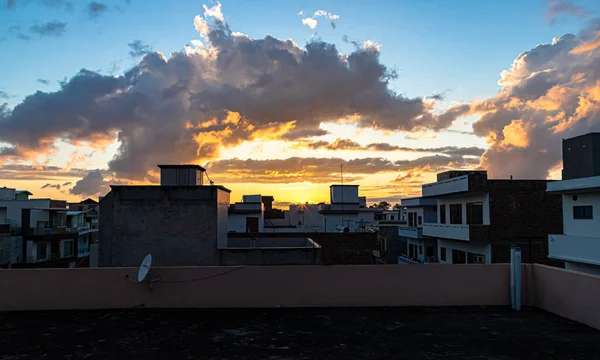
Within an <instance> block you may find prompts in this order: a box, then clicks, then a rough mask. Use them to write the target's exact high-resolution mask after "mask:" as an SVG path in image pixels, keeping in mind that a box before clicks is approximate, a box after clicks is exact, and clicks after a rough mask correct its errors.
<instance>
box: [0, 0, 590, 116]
mask: <svg viewBox="0 0 600 360" xmlns="http://www.w3.org/2000/svg"><path fill="white" fill-rule="evenodd" d="M105 3H106V5H107V10H106V11H105V12H104V13H102V14H100V15H99V16H98V17H97V18H95V19H90V16H89V15H88V13H87V12H86V11H85V5H87V2H83V1H76V2H75V6H74V8H73V10H72V12H68V11H65V9H64V7H54V8H53V7H48V6H44V5H43V4H41V3H39V2H37V1H36V0H30V1H23V0H21V1H20V0H16V5H15V6H14V7H12V8H10V9H7V8H4V9H2V11H0V24H2V25H1V28H0V31H2V32H3V38H4V39H3V41H2V42H0V50H1V51H2V53H3V54H10V55H5V56H2V57H1V58H0V67H1V68H2V69H5V70H4V71H3V76H2V77H0V90H1V91H4V92H6V93H8V94H10V95H12V96H14V97H12V98H11V99H9V104H11V105H16V103H18V101H20V100H21V99H22V98H23V97H24V96H25V95H27V94H30V93H32V92H35V91H36V90H38V89H39V90H42V91H49V90H53V89H56V88H57V87H58V83H57V82H58V81H60V80H62V79H64V78H65V77H71V76H73V75H74V74H75V73H76V72H77V71H78V70H79V69H81V68H87V69H90V70H99V71H102V72H106V73H108V72H111V70H117V71H116V73H121V72H122V71H123V70H124V69H126V68H129V67H131V66H132V65H134V63H135V61H134V60H133V59H132V58H131V57H129V55H128V52H129V48H128V46H127V44H128V43H129V42H131V41H132V40H134V39H139V40H142V41H144V42H146V43H148V44H149V45H151V46H152V48H153V49H154V50H158V51H162V52H163V53H165V54H169V53H170V52H175V51H180V50H181V49H182V48H183V45H185V44H188V43H189V41H190V40H191V39H195V38H198V35H197V32H196V30H195V29H194V26H193V23H192V19H193V16H194V15H196V14H201V13H202V12H203V9H202V4H203V2H201V1H197V0H193V1H189V0H172V1H167V0H148V1H140V0H131V1H130V2H129V4H128V2H127V1H125V0H113V1H106V2H105ZM208 4H209V5H210V4H211V3H210V2H208ZM581 4H582V5H585V6H586V8H588V9H590V10H595V11H596V12H600V2H593V1H583V2H581ZM547 8H548V3H547V1H545V0H532V1H518V0H506V1H467V0H465V1H442V0H439V1H379V2H366V1H323V0H321V1H302V2H290V1H270V0H259V1H251V2H250V1H239V0H237V1H236V0H230V1H224V2H223V12H224V14H225V18H226V20H227V21H228V22H229V24H230V26H231V28H232V30H235V31H241V32H243V33H245V34H248V35H249V36H250V37H253V38H262V37H264V36H265V35H266V34H272V35H273V36H276V37H278V38H282V39H287V38H291V39H293V40H294V41H296V43H298V44H300V45H303V44H305V43H306V42H307V41H310V40H311V38H312V37H313V36H317V37H319V38H321V39H322V40H324V41H327V42H332V43H335V44H337V45H338V46H339V47H340V49H341V50H342V51H344V52H350V51H351V50H352V46H351V45H349V44H345V43H343V42H342V36H343V35H347V36H348V38H349V39H351V40H355V41H358V42H359V43H362V42H364V41H366V40H372V41H375V42H378V43H380V44H381V45H382V53H381V57H382V62H383V63H384V64H386V65H387V66H388V67H393V68H396V69H397V71H398V75H399V77H398V79H397V80H395V81H394V82H393V88H394V89H395V90H396V91H397V92H399V93H402V94H406V95H407V96H426V95H430V94H431V93H433V92H442V91H445V90H446V89H450V90H451V91H450V92H448V93H447V99H448V100H459V99H464V100H471V99H473V98H484V97H488V96H491V95H492V94H494V93H495V92H496V91H497V90H498V86H497V84H496V82H497V80H498V78H499V73H500V72H501V71H502V70H504V69H506V68H508V67H510V65H511V63H512V60H513V59H514V58H515V57H516V56H517V55H519V54H520V53H521V52H523V51H524V50H527V49H530V48H532V47H534V46H535V45H537V44H540V43H548V42H550V41H551V39H552V38H553V37H555V36H560V35H562V34H566V33H576V32H577V31H578V30H579V29H580V28H581V23H582V21H581V20H579V19H577V18H572V17H560V18H559V19H558V21H556V23H554V24H553V25H550V24H549V23H548V22H547V21H546V10H547ZM319 9H324V10H326V11H329V12H331V13H334V14H338V15H339V16H340V19H339V20H338V21H337V28H336V29H335V30H334V29H332V28H331V27H330V26H329V25H328V24H327V23H326V22H325V21H322V22H321V24H320V25H319V26H318V27H317V28H316V29H315V30H311V29H309V28H308V27H306V26H304V25H302V23H301V18H302V16H298V15H297V14H298V12H299V11H300V10H302V11H303V12H304V13H305V14H311V13H314V12H315V11H316V10H319ZM51 20H57V21H60V22H66V23H68V25H67V26H66V31H65V33H64V35H63V36H60V37H51V36H50V37H41V38H35V37H33V38H32V39H31V40H29V41H23V40H20V39H17V38H15V37H14V36H12V35H11V34H10V33H9V29H10V27H12V26H20V27H21V29H24V30H25V31H26V30H27V29H28V28H29V27H30V26H32V25H34V24H41V23H45V22H48V21H51ZM6 70H8V71H6ZM38 78H39V79H45V80H49V81H50V82H51V84H50V85H44V84H40V83H39V82H37V79H38Z"/></svg>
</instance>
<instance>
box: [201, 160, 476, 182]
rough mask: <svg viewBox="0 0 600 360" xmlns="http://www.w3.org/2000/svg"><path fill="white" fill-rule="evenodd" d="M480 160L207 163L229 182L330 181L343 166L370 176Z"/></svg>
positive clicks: (214, 174) (459, 165) (467, 165)
mask: <svg viewBox="0 0 600 360" xmlns="http://www.w3.org/2000/svg"><path fill="white" fill-rule="evenodd" d="M477 164H479V159H476V158H464V157H462V156H456V155H453V156H442V155H435V156H425V157H421V158H417V159H414V160H399V161H392V160H389V159H385V158H359V159H353V160H343V159H340V158H315V157H308V158H300V157H292V158H287V159H269V160H253V159H247V160H240V159H229V160H217V161H214V162H211V163H209V164H208V165H207V167H208V171H209V172H210V173H211V177H212V178H214V179H217V180H219V181H222V182H224V183H226V182H275V183H277V182H281V183H286V182H287V183H291V182H302V181H306V180H307V179H310V181H311V182H314V183H327V182H332V181H337V180H338V179H339V176H340V175H339V171H340V165H343V169H344V174H348V175H349V176H351V175H355V177H356V179H359V178H360V176H361V175H371V174H377V173H383V172H398V171H407V170H411V169H413V168H415V167H419V168H423V167H427V168H428V169H430V171H443V170H447V169H459V168H472V167H475V166H476V165H477Z"/></svg>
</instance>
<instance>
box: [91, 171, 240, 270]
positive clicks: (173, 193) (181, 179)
mask: <svg viewBox="0 0 600 360" xmlns="http://www.w3.org/2000/svg"><path fill="white" fill-rule="evenodd" d="M160 169H161V183H163V184H165V183H166V184H170V185H161V186H111V191H110V192H109V193H108V194H107V195H106V196H105V197H104V198H102V199H101V200H100V214H101V216H100V242H99V266H139V264H140V263H141V261H142V260H143V258H144V256H145V255H146V254H148V253H151V254H152V258H153V265H156V266H189V265H195V266H197V265H218V264H219V249H222V248H226V247H227V231H228V229H227V216H228V208H229V196H230V190H228V189H226V188H224V187H222V186H218V185H215V186H202V185H198V184H199V183H200V182H199V181H198V179H201V178H202V176H200V175H198V174H197V173H196V172H195V170H200V172H202V168H201V167H198V166H190V165H184V166H182V168H181V169H178V167H177V166H175V165H161V166H160ZM190 173H194V174H195V175H194V176H191V175H190ZM178 174H179V175H178ZM182 174H187V175H186V176H184V175H182ZM163 175H165V176H166V177H167V179H165V181H163V180H162V176H163ZM167 180H168V181H167ZM171 184H172V185H171Z"/></svg>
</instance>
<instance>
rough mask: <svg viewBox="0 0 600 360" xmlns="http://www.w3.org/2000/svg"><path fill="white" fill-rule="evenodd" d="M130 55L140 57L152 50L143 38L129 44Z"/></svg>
mask: <svg viewBox="0 0 600 360" xmlns="http://www.w3.org/2000/svg"><path fill="white" fill-rule="evenodd" d="M127 45H128V46H129V49H130V50H129V55H130V56H131V57H133V58H138V57H141V56H144V55H147V54H148V53H151V52H152V48H151V47H150V45H148V44H146V43H144V42H143V41H141V40H133V41H132V42H130V43H129V44H127Z"/></svg>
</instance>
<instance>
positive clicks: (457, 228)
mask: <svg viewBox="0 0 600 360" xmlns="http://www.w3.org/2000/svg"><path fill="white" fill-rule="evenodd" d="M488 229H489V225H466V224H439V223H426V224H423V235H425V236H431V237H440V238H444V239H452V240H463V241H487V240H488V239H489V237H488Z"/></svg>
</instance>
